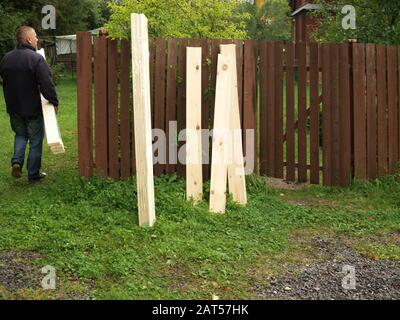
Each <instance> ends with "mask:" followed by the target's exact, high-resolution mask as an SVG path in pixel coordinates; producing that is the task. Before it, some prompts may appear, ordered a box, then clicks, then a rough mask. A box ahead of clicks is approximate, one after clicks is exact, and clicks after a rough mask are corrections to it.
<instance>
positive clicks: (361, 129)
mask: <svg viewBox="0 0 400 320" xmlns="http://www.w3.org/2000/svg"><path fill="white" fill-rule="evenodd" d="M352 46H353V104H354V124H353V127H354V174H355V177H356V178H359V179H366V178H367V138H366V137H367V131H366V110H365V95H366V78H365V76H366V74H365V44H358V43H353V44H352Z"/></svg>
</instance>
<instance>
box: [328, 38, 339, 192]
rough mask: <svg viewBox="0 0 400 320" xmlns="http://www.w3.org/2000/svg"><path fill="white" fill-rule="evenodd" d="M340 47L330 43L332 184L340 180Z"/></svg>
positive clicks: (336, 184)
mask: <svg viewBox="0 0 400 320" xmlns="http://www.w3.org/2000/svg"><path fill="white" fill-rule="evenodd" d="M338 49H339V47H338V45H336V44H331V45H330V50H331V69H330V71H331V76H330V78H331V117H332V118H331V121H332V130H331V132H330V134H331V143H332V146H331V150H332V153H331V158H332V159H331V169H332V173H331V177H332V185H334V186H338V185H339V182H340V123H339V121H340V118H339V117H340V113H339V82H340V79H339V50H338Z"/></svg>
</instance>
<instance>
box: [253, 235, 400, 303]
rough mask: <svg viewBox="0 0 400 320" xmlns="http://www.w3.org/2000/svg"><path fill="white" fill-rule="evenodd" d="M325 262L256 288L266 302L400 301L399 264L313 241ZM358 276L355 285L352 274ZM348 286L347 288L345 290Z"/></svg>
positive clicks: (290, 271) (329, 241)
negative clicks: (373, 258) (304, 300)
mask: <svg viewBox="0 0 400 320" xmlns="http://www.w3.org/2000/svg"><path fill="white" fill-rule="evenodd" d="M314 241H315V242H314V244H315V247H316V249H317V251H318V254H319V255H320V256H322V257H324V261H323V262H317V263H315V264H313V265H309V266H290V267H286V268H285V271H284V272H283V274H282V276H279V277H273V278H270V279H269V286H268V287H263V286H259V285H255V286H254V288H253V289H254V291H255V292H256V293H257V295H258V296H259V298H260V299H265V300H275V299H284V300H300V299H301V300H303V299H307V300H348V299H354V300H382V299H385V300H397V299H400V262H393V261H375V260H371V259H369V258H367V257H364V256H361V255H360V254H358V253H357V252H356V251H355V250H354V249H352V248H350V247H348V246H347V245H345V244H344V243H343V242H342V241H340V240H337V239H335V240H333V239H324V238H317V239H314ZM345 266H348V267H346V270H347V271H345V272H343V271H344V270H343V268H344V267H345ZM353 271H354V274H355V289H353V288H352V287H353V285H354V282H353V280H352V279H351V273H352V272H353ZM343 284H344V286H345V287H346V289H345V288H344V287H343Z"/></svg>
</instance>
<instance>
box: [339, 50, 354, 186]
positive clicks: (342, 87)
mask: <svg viewBox="0 0 400 320" xmlns="http://www.w3.org/2000/svg"><path fill="white" fill-rule="evenodd" d="M339 79H340V81H339V119H340V123H339V130H340V140H339V142H340V162H339V165H340V167H339V168H340V175H339V184H340V185H341V186H343V187H344V186H348V185H350V183H351V118H350V116H351V115H350V105H351V104H350V69H349V45H348V44H347V43H345V44H340V45H339Z"/></svg>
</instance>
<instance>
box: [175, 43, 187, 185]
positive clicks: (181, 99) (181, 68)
mask: <svg viewBox="0 0 400 320" xmlns="http://www.w3.org/2000/svg"><path fill="white" fill-rule="evenodd" d="M186 47H187V40H184V39H180V40H179V49H178V50H179V54H178V79H179V81H178V98H177V100H178V101H177V120H178V136H179V135H180V132H181V131H182V130H184V129H185V128H186ZM181 138H182V139H183V138H184V137H181ZM182 139H180V140H182ZM183 144H184V142H182V141H178V155H180V154H184V152H183V153H181V152H179V149H180V148H181V147H182V145H183ZM183 158H184V157H183V156H180V157H178V165H177V173H178V176H180V177H182V178H183V177H185V176H186V166H185V162H186V159H183Z"/></svg>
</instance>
